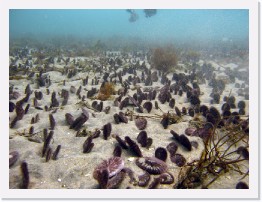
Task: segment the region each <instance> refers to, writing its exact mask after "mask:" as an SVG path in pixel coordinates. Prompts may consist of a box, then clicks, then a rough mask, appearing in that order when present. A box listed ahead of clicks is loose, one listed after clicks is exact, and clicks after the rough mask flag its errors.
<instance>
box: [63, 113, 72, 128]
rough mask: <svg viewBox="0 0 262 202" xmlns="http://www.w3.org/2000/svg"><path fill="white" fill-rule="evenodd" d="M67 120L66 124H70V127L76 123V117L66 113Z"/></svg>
mask: <svg viewBox="0 0 262 202" xmlns="http://www.w3.org/2000/svg"><path fill="white" fill-rule="evenodd" d="M65 118H66V122H67V123H68V124H69V125H72V124H73V122H74V117H73V116H72V115H71V114H69V113H66V114H65Z"/></svg>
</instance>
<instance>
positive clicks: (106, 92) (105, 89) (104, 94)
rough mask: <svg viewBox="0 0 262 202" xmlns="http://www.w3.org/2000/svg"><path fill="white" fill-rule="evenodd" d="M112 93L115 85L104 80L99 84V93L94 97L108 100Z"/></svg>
mask: <svg viewBox="0 0 262 202" xmlns="http://www.w3.org/2000/svg"><path fill="white" fill-rule="evenodd" d="M114 93H115V85H114V84H113V83H110V82H106V83H104V84H102V85H101V87H100V90H99V93H98V95H97V97H96V98H97V99H98V100H102V101H105V100H108V99H109V98H110V96H111V95H113V94H114Z"/></svg>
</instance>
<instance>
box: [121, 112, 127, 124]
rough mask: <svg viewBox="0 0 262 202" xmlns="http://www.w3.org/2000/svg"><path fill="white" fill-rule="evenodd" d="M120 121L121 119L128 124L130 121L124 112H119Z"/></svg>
mask: <svg viewBox="0 0 262 202" xmlns="http://www.w3.org/2000/svg"><path fill="white" fill-rule="evenodd" d="M119 119H120V122H123V123H128V119H127V117H126V116H125V114H124V113H123V112H119Z"/></svg>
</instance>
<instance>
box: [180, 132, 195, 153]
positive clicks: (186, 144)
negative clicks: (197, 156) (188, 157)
mask: <svg viewBox="0 0 262 202" xmlns="http://www.w3.org/2000/svg"><path fill="white" fill-rule="evenodd" d="M179 142H180V144H182V145H183V146H184V147H185V148H186V149H187V150H188V151H191V150H192V145H191V143H190V141H189V139H188V138H187V137H186V136H185V135H180V136H179Z"/></svg>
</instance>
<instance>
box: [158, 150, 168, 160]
mask: <svg viewBox="0 0 262 202" xmlns="http://www.w3.org/2000/svg"><path fill="white" fill-rule="evenodd" d="M155 157H156V158H158V159H160V160H162V161H166V159H167V151H166V149H165V148H163V147H158V148H157V149H156V151H155Z"/></svg>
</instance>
